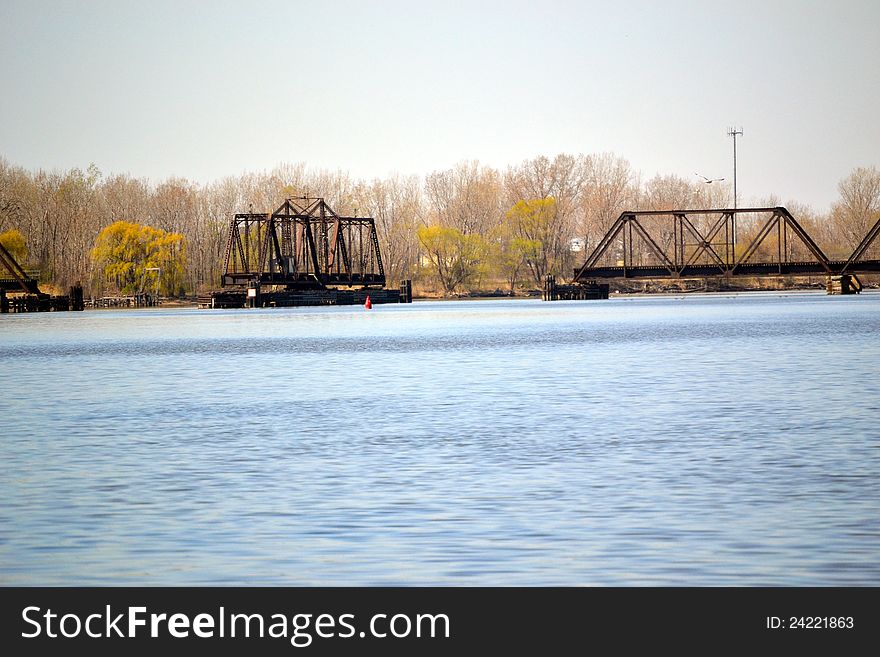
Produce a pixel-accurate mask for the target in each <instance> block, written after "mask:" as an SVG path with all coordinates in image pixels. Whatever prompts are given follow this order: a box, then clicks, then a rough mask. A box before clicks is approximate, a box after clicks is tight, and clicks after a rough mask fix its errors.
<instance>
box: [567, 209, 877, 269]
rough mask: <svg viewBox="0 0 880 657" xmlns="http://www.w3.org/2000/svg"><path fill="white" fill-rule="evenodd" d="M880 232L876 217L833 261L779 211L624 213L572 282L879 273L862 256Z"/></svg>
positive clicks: (784, 211)
mask: <svg viewBox="0 0 880 657" xmlns="http://www.w3.org/2000/svg"><path fill="white" fill-rule="evenodd" d="M744 224H745V225H744ZM878 234H880V220H878V221H877V223H875V224H874V226H873V228H871V230H869V231H868V233H867V235H865V237H864V239H863V240H862V241H861V243H860V244H859V245H858V246H857V247H856V249H855V250H854V251H853V253H852V255H850V257H849V258H848V259H846V260H831V259H829V258H828V256H826V255H825V253H824V252H823V251H822V249H821V248H819V246H818V245H817V244H816V242H815V241H814V240H813V238H812V237H811V236H810V235H809V233H808V232H807V231H806V230H805V229H804V228H803V226H801V224H800V223H798V221H797V220H796V219H795V218H794V217H793V216H792V215H791V213H790V212H789V211H788V210H787V209H785V208H784V207H774V208H738V209H710V210H652V211H639V212H623V213H622V214H621V215H620V216H619V217H618V218H617V220H616V221H615V222H614V223H613V224H612V226H611V228H610V229H609V230H608V232H607V233H605V235H604V236H603V237H602V239H601V240H599V243H598V244H597V245H596V248H595V249H593V252H592V253H591V254H590V255H589V257H588V258H587V259H586V261H585V262H584V264H583V265H582V266H581V267H580V268H578V269H576V270H575V272H574V282H576V283H578V282H585V281H588V280H595V279H600V278H707V277H718V276H723V277H731V276H751V277H754V276H810V275H826V276H831V275H840V274H857V273H873V272H880V260H877V259H865V257H864V256H865V254H866V253H868V250H869V248H870V247H871V246H872V244H873V243H874V241H875V239H876V238H877V236H878Z"/></svg>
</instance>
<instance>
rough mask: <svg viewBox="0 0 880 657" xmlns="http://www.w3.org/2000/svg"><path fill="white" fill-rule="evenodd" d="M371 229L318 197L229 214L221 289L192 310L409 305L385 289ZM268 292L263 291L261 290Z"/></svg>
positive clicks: (408, 292) (406, 291) (408, 293)
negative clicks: (366, 303) (268, 209)
mask: <svg viewBox="0 0 880 657" xmlns="http://www.w3.org/2000/svg"><path fill="white" fill-rule="evenodd" d="M385 283H386V280H385V270H384V268H383V266H382V254H381V252H380V250H379V238H378V235H377V234H376V225H375V222H374V221H373V219H372V218H370V217H343V216H340V215H338V214H336V212H334V211H333V209H332V208H330V206H329V205H327V203H326V202H325V201H324V199H323V198H310V197H298V198H289V199H287V200H285V201H284V203H283V204H282V205H281V206H280V207H279V208H278V209H277V210H275V211H274V212H272V213H253V212H249V213H240V214H236V215H235V216H234V217H233V219H232V221H231V223H230V225H229V235H228V237H227V241H226V255H225V268H224V273H223V277H222V284H223V287H224V290H222V291H218V292H214V293H213V294H212V295H211V297H210V300H208V299H205V300H203V302H202V303H201V304H200V305H204V306H208V305H210V307H213V308H233V307H235V308H240V307H243V306H249V307H261V306H301V305H323V304H355V303H364V301H365V300H366V297H367V296H369V297H370V299H371V302H372V303H389V302H403V303H406V302H409V301H412V287H411V285H410V283H409V281H404V282H403V284H402V285H401V289H399V290H387V289H385ZM267 288H269V289H267Z"/></svg>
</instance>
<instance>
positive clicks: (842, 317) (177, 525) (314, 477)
mask: <svg viewBox="0 0 880 657" xmlns="http://www.w3.org/2000/svg"><path fill="white" fill-rule="evenodd" d="M878 373H880V294H863V295H861V296H859V297H827V296H825V295H823V294H796V295H778V294H776V293H761V294H747V295H734V296H685V297H662V298H661V297H652V298H628V299H613V300H609V301H596V302H556V303H543V302H540V301H486V302H437V303H429V302H423V303H418V302H417V303H415V304H412V305H399V306H398V305H394V306H390V305H385V306H375V307H374V308H373V310H371V311H365V310H364V309H362V308H360V307H339V308H306V309H290V310H286V309H278V310H265V311H263V310H255V311H244V310H241V311H207V310H199V311H197V310H162V309H158V310H149V311H119V312H114V311H104V312H102V311H93V312H86V313H52V314H31V315H4V316H0V377H2V390H3V395H2V396H0V432H2V438H0V463H2V469H0V584H7V585H11V584H25V585H31V584H50V585H55V584H60V585H80V584H84V585H97V584H110V585H115V584H180V585H191V584H193V585H202V584H254V585H276V584H277V585H349V584H350V585H386V584H388V585H391V584H403V585H409V584H413V585H415V584H440V585H444V584H460V585H507V584H515V585H648V584H650V585H654V584H656V585H678V584H682V585H862V584H865V585H868V584H870V585H880V449H878V448H880V377H878Z"/></svg>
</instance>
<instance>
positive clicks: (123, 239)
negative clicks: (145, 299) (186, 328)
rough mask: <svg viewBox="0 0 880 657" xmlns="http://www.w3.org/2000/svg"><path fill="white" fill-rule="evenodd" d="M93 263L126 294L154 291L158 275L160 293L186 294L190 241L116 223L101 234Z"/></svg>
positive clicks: (172, 234)
mask: <svg viewBox="0 0 880 657" xmlns="http://www.w3.org/2000/svg"><path fill="white" fill-rule="evenodd" d="M92 262H93V263H94V264H95V266H96V267H97V268H98V270H99V271H100V273H101V276H102V277H103V279H104V280H105V281H107V282H110V283H112V284H114V285H115V286H116V288H117V289H118V290H119V291H120V292H121V293H123V294H135V293H137V292H142V291H150V290H152V289H154V286H155V284H156V276H159V292H160V294H164V295H166V296H174V295H179V294H182V293H183V292H184V289H183V276H184V271H185V269H186V240H185V239H184V237H183V235H181V234H179V233H169V232H165V231H164V230H159V229H158V228H152V227H150V226H142V225H141V224H136V223H133V222H129V221H116V222H114V223H112V224H110V225H109V226H107V227H106V228H104V229H103V230H102V231H101V232H100V233H99V234H98V238H97V240H95V247H94V248H93V249H92ZM155 270H158V271H155Z"/></svg>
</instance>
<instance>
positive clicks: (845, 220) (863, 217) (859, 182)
mask: <svg viewBox="0 0 880 657" xmlns="http://www.w3.org/2000/svg"><path fill="white" fill-rule="evenodd" d="M837 189H838V191H839V192H840V200H839V201H838V202H837V203H835V204H834V205H833V206H832V207H831V221H832V223H833V225H834V228H835V230H836V232H837V241H839V242H841V243H842V244H843V245H844V246H846V247H847V249H849V250H850V251H852V249H854V248H855V247H856V246H857V245H858V244H859V242H861V241H862V238H864V237H865V235H866V234H867V233H868V230H869V229H870V228H871V227H872V226H873V225H874V224H875V223H876V222H877V219H878V217H880V171H878V170H877V169H876V168H875V167H868V168H865V167H859V168H857V169H855V170H853V172H852V173H851V174H850V175H849V176H847V177H846V178H844V179H843V180H841V181H840V183H839V184H838V185H837Z"/></svg>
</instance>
